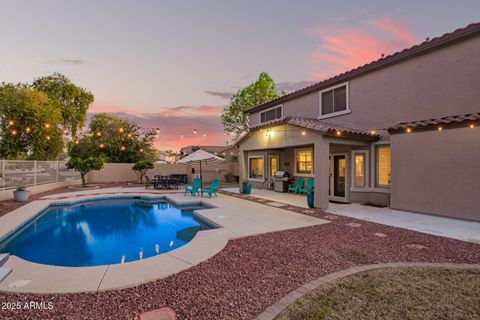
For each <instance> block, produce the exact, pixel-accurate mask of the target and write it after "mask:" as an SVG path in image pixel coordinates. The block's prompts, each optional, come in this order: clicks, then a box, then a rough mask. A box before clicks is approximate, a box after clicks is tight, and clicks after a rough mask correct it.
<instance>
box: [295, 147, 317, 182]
mask: <svg viewBox="0 0 480 320" xmlns="http://www.w3.org/2000/svg"><path fill="white" fill-rule="evenodd" d="M304 150H310V151H311V152H312V172H311V173H298V172H297V151H304ZM293 157H294V165H295V176H297V177H313V176H314V167H315V155H314V152H313V148H312V147H308V148H296V149H295V150H294V153H293Z"/></svg>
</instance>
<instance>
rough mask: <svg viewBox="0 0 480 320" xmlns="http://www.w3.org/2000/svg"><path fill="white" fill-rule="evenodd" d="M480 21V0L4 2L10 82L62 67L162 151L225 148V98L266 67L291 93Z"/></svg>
mask: <svg viewBox="0 0 480 320" xmlns="http://www.w3.org/2000/svg"><path fill="white" fill-rule="evenodd" d="M440 2H441V4H439V3H440ZM478 21H480V1H478V0H476V1H451V2H449V1H380V0H378V1H328V2H327V1H301V0H297V1H293V0H292V1H279V0H271V1H266V0H265V1H258V0H257V1H254V0H248V1H235V2H234V1H221V0H219V1H193V0H192V1H119V0H115V1H105V0H104V1H98V0H96V1H94V0H91V1H86V0H82V1H60V0H59V1H33V0H32V1H22V0H17V1H13V0H12V1H5V0H0V39H1V41H0V81H4V82H31V81H32V80H33V79H34V78H35V77H40V76H44V75H48V74H51V73H53V72H60V73H63V74H65V75H66V76H68V77H69V78H71V79H72V81H74V82H75V83H77V84H79V85H81V86H83V87H85V88H87V89H89V90H90V91H92V92H93V93H94V95H95V102H94V104H93V105H92V107H91V108H90V111H89V112H91V113H94V112H110V113H114V114H116V115H119V116H121V117H123V118H127V119H130V120H133V121H136V122H138V123H139V124H141V125H143V126H146V127H155V128H156V127H159V128H160V130H161V134H160V138H159V140H158V141H156V147H157V148H159V149H166V148H179V147H181V146H185V145H204V144H210V145H223V144H225V143H226V137H225V136H224V135H223V130H222V126H221V122H220V118H219V115H220V113H221V111H222V109H223V107H224V106H226V105H227V104H228V101H229V98H230V97H231V95H232V94H233V93H234V92H236V91H237V90H238V89H239V88H241V87H243V86H245V85H248V84H249V83H251V82H252V81H254V80H255V78H256V77H257V76H258V74H259V73H260V72H262V71H266V72H268V73H269V74H270V75H271V76H272V77H273V79H274V80H275V81H276V82H277V84H278V86H279V87H280V89H285V90H286V91H287V92H290V91H292V90H295V89H298V88H301V87H304V86H306V85H308V84H309V83H311V82H312V81H318V80H322V79H325V78H327V77H329V76H332V75H334V74H336V73H339V72H343V71H345V70H348V69H351V68H354V67H357V66H359V65H361V64H364V63H366V62H369V61H371V60H374V59H378V58H379V57H380V56H381V54H382V53H384V54H389V53H392V52H394V51H396V50H400V49H403V48H405V47H409V46H412V45H414V44H416V43H419V42H421V41H423V40H424V39H425V38H426V37H435V36H438V35H441V34H443V33H445V32H450V31H453V30H454V29H456V28H460V27H464V26H466V25H468V24H469V23H472V22H478ZM193 129H197V130H198V132H199V133H198V134H197V135H193ZM204 134H205V135H206V136H204ZM180 135H183V138H182V137H181V136H180Z"/></svg>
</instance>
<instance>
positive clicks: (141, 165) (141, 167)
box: [132, 160, 154, 183]
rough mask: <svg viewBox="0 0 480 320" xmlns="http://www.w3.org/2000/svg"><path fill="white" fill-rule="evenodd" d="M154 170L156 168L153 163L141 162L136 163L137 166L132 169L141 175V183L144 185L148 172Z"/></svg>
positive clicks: (148, 161)
mask: <svg viewBox="0 0 480 320" xmlns="http://www.w3.org/2000/svg"><path fill="white" fill-rule="evenodd" d="M153 168H154V165H153V162H152V161H150V160H140V161H137V162H136V163H135V165H134V166H133V167H132V170H133V171H137V172H139V173H140V183H142V181H143V177H144V176H145V175H146V174H147V170H150V169H153Z"/></svg>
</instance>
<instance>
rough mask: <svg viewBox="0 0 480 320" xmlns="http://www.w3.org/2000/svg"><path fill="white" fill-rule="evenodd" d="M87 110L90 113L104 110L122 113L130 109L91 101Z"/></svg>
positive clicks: (128, 111)
mask: <svg viewBox="0 0 480 320" xmlns="http://www.w3.org/2000/svg"><path fill="white" fill-rule="evenodd" d="M88 112H92V113H104V112H107V113H108V112H124V113H130V112H131V110H130V109H128V108H123V107H119V106H114V105H111V104H106V103H102V102H97V101H95V102H93V103H92V105H91V106H90V108H88Z"/></svg>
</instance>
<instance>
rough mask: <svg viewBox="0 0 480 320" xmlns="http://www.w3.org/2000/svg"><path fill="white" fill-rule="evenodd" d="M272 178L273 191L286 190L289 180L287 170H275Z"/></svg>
mask: <svg viewBox="0 0 480 320" xmlns="http://www.w3.org/2000/svg"><path fill="white" fill-rule="evenodd" d="M272 180H273V190H275V192H287V190H288V182H289V181H290V178H289V175H288V172H286V171H277V172H275V175H274V176H273V177H272Z"/></svg>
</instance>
